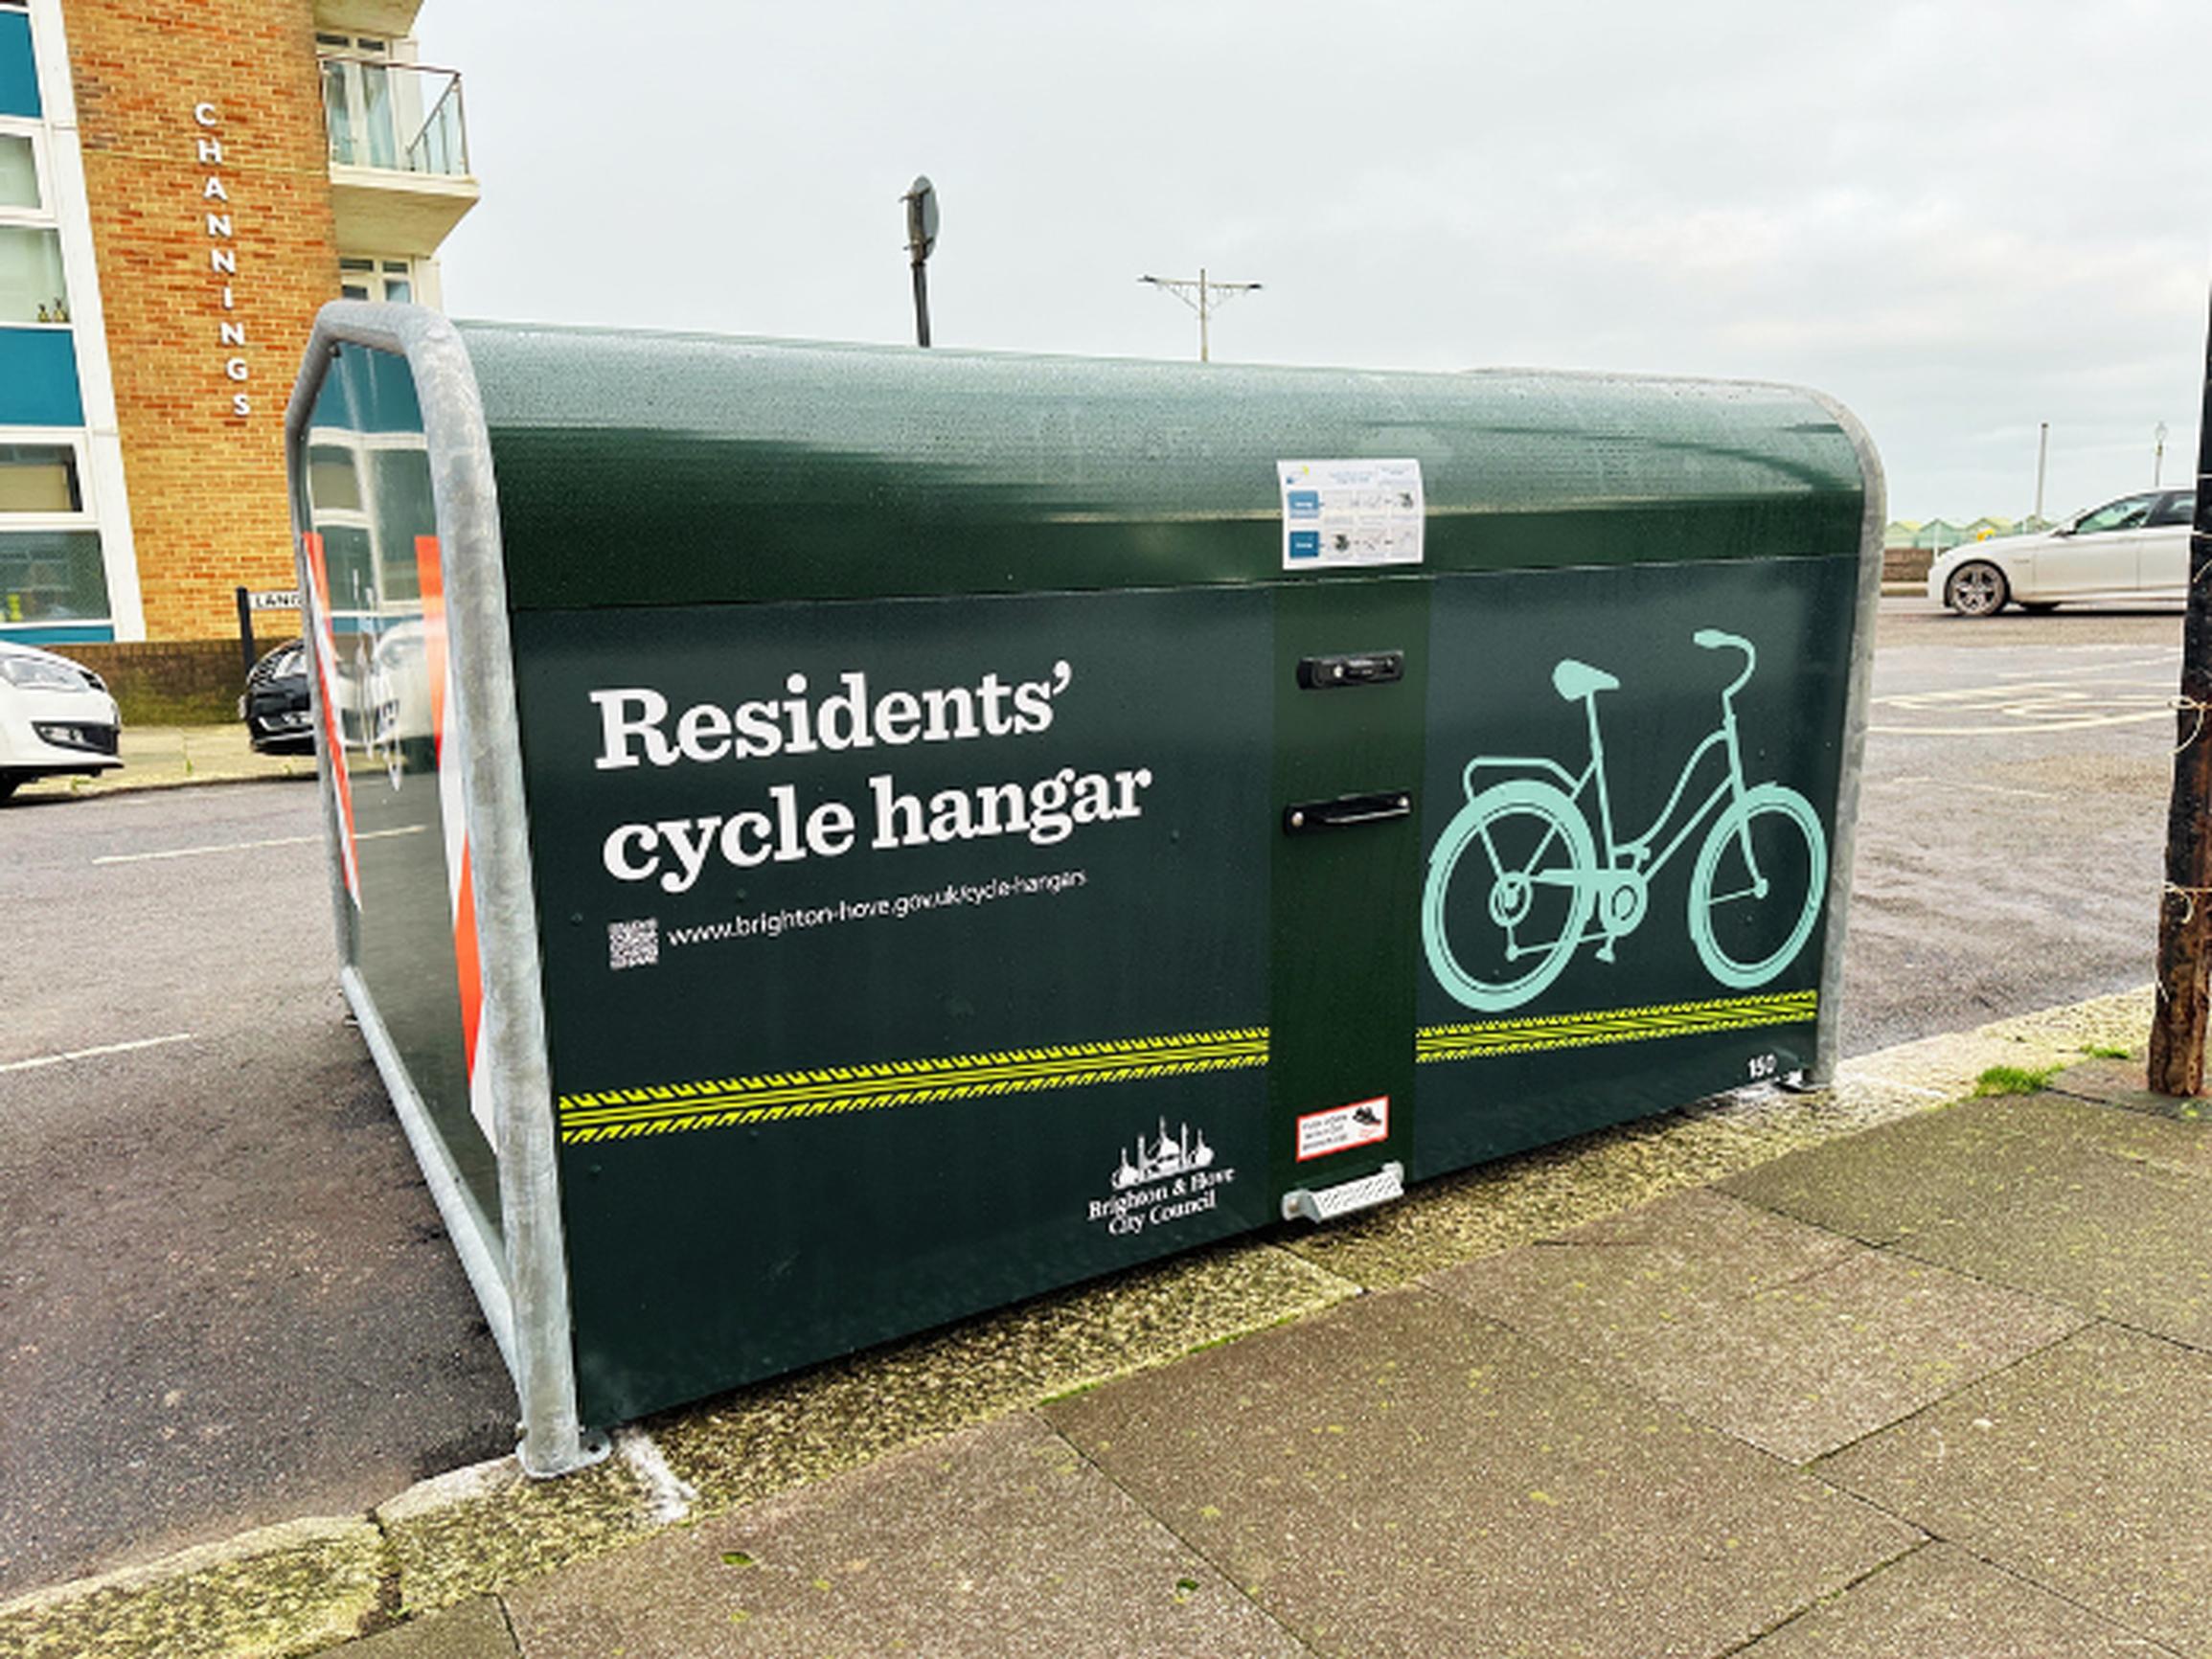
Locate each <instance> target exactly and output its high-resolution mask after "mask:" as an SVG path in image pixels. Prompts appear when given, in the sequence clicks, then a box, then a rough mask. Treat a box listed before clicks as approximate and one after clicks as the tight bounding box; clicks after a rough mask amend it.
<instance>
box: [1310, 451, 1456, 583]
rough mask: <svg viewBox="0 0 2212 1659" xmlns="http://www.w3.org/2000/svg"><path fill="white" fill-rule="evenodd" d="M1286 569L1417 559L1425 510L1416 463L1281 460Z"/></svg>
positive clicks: (1338, 567)
mask: <svg viewBox="0 0 2212 1659" xmlns="http://www.w3.org/2000/svg"><path fill="white" fill-rule="evenodd" d="M1275 476H1276V477H1277V478H1278V479H1279V480H1280V481H1281V483H1282V486H1283V568H1284V569H1285V570H1344V569H1348V568H1349V569H1357V568H1359V567H1361V566H1365V565H1383V564H1419V563H1420V562H1421V551H1422V532H1423V527H1424V525H1425V523H1426V513H1427V509H1426V506H1425V502H1424V501H1423V498H1422V492H1421V463H1420V462H1418V461H1278V462H1276V463H1275Z"/></svg>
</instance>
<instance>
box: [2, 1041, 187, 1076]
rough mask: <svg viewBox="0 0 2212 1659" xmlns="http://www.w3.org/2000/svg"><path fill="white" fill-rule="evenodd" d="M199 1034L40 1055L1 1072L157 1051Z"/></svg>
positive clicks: (6, 1065)
mask: <svg viewBox="0 0 2212 1659" xmlns="http://www.w3.org/2000/svg"><path fill="white" fill-rule="evenodd" d="M196 1035H197V1033H195V1032H189V1031H180V1032H176V1033H174V1034H171V1035H169V1036H157V1037H140V1038H139V1039H138V1040H137V1041H136V1042H127V1043H103V1044H102V1045H101V1046H100V1047H98V1048H93V1049H71V1050H70V1051H69V1052H68V1053H67V1054H59V1055H40V1056H38V1057H36V1058H35V1059H28V1060H8V1061H5V1062H0V1072H28V1071H34V1070H35V1069H37V1068H38V1067H40V1066H58V1065H64V1064H66V1063H68V1062H69V1061H71V1060H90V1059H98V1058H100V1057H102V1056H103V1055H126V1054H129V1053H131V1052H133V1051H134V1050H137V1049H157V1048H160V1047H162V1046H163V1045H164V1044H165V1043H188V1042H191V1041H192V1040H193V1039H194V1037H195V1036H196Z"/></svg>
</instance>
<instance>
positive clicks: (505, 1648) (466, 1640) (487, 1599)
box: [330, 1596, 520, 1659]
mask: <svg viewBox="0 0 2212 1659" xmlns="http://www.w3.org/2000/svg"><path fill="white" fill-rule="evenodd" d="M519 1651H520V1649H519V1648H516V1647H515V1646H514V1632H513V1631H512V1630H510V1629H509V1628H508V1627H507V1614H506V1611H505V1610H504V1609H503V1608H502V1607H501V1606H500V1605H499V1602H498V1599H497V1598H496V1597H493V1596H478V1597H477V1598H475V1599H474V1600H473V1601H468V1602H461V1603H459V1604H458V1605H456V1606H452V1607H447V1608H445V1609H444V1610H443V1611H441V1612H437V1613H430V1614H426V1615H424V1616H423V1617H422V1618H420V1619H412V1620H409V1621H408V1622H407V1623H406V1624H404V1625H399V1626H397V1627H395V1628H393V1629H390V1630H385V1631H382V1632H380V1633H379V1634H377V1635H375V1636H364V1637H363V1638H362V1639H361V1640H360V1641H358V1642H349V1643H347V1644H346V1645H345V1646H344V1647H343V1648H331V1649H330V1653H331V1659H515V1655H516V1654H517V1653H518V1652H519Z"/></svg>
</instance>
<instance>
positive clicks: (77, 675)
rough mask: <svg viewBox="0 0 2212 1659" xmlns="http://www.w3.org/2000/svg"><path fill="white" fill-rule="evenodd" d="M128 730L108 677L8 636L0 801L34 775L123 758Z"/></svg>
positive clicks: (2, 683) (2, 653) (0, 695)
mask: <svg viewBox="0 0 2212 1659" xmlns="http://www.w3.org/2000/svg"><path fill="white" fill-rule="evenodd" d="M122 730H123V721H122V718H121V716H118V715H117V713H116V710H115V699H114V698H113V697H111V696H109V695H108V694H107V685H106V682H105V681H103V680H102V679H101V677H100V676H99V675H98V674H96V673H94V672H93V671H92V670H90V669H87V668H80V666H78V665H77V664H76V663H73V662H71V661H70V660H69V659H68V658H67V657H63V656H57V655H55V654H54V652H52V651H42V650H40V649H38V648H37V647H35V646H26V645H18V644H16V643H15V642H14V641H12V640H0V801H5V800H7V799H8V797H9V796H11V795H12V794H14V793H15V791H16V789H17V788H18V787H19V786H21V785H22V784H25V783H27V782H29V781H30V780H31V779H33V778H45V777H52V776H54V775H55V774H57V773H81V774H83V775H84V776H86V777H90V776H92V775H94V774H96V773H100V772H104V771H106V770H108V769H109V768H110V767H113V766H120V765H122V764H123V761H122V759H121V757H119V756H118V755H117V754H116V740H117V739H118V738H119V737H120V736H121V734H122Z"/></svg>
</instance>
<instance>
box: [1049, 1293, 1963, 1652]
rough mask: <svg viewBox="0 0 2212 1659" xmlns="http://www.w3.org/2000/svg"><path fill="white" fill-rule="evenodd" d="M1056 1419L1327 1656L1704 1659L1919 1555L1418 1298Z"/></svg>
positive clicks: (1543, 1357)
mask: <svg viewBox="0 0 2212 1659" xmlns="http://www.w3.org/2000/svg"><path fill="white" fill-rule="evenodd" d="M1044 1415H1045V1416H1046V1417H1047V1418H1048V1419H1049V1420H1052V1421H1053V1422H1054V1423H1055V1424H1056V1425H1057V1426H1058V1427H1059V1428H1060V1430H1061V1432H1062V1433H1063V1434H1065V1435H1066V1436H1067V1437H1068V1438H1069V1440H1070V1441H1072V1442H1073V1443H1075V1445H1076V1446H1077V1447H1078V1448H1079V1449H1081V1450H1082V1451H1083V1454H1084V1455H1085V1456H1086V1457H1088V1458H1090V1459H1091V1460H1092V1461H1093V1462H1094V1463H1096V1464H1098V1465H1099V1466H1100V1467H1102V1468H1104V1469H1105V1470H1106V1473H1107V1474H1108V1475H1110V1476H1112V1477H1113V1479H1114V1480H1115V1481H1116V1483H1118V1484H1119V1485H1120V1486H1121V1487H1123V1488H1124V1489H1127V1490H1128V1491H1129V1493H1130V1494H1131V1495H1132V1496H1134V1497H1135V1498H1136V1500H1137V1502H1138V1503H1140V1504H1142V1505H1143V1506H1144V1508H1145V1509H1146V1510H1147V1511H1149V1512H1151V1513H1152V1514H1153V1515H1156V1516H1158V1517H1159V1518H1160V1519H1161V1520H1163V1521H1165V1522H1166V1523H1167V1525H1168V1526H1169V1527H1170V1528H1172V1529H1173V1530H1174V1532H1175V1533H1176V1534H1178V1535H1179V1536H1181V1537H1183V1538H1185V1539H1187V1540H1188V1541H1189V1542H1190V1543H1192V1544H1193V1545H1195V1546H1197V1549H1199V1550H1200V1551H1201V1552H1202V1553H1203V1554H1204V1555H1205V1556H1206V1557H1207V1558H1208V1559H1210V1560H1212V1561H1215V1562H1216V1563H1218V1564H1220V1566H1221V1568H1222V1569H1223V1570H1224V1571H1225V1572H1226V1573H1227V1574H1228V1575H1229V1576H1230V1578H1231V1579H1233V1580H1234V1581H1235V1582H1236V1583H1237V1584H1238V1585H1240V1586H1241V1587H1242V1588H1243V1590H1244V1592H1245V1594H1246V1595H1248V1596H1250V1597H1251V1598H1252V1599H1253V1600H1254V1601H1255V1602H1258V1603H1259V1605H1260V1606H1262V1607H1263V1608H1265V1609H1266V1610H1267V1611H1268V1612H1269V1613H1271V1614H1273V1615H1274V1616H1275V1617H1276V1618H1277V1619H1278V1620H1280V1621H1281V1622H1282V1623H1283V1624H1284V1625H1287V1626H1288V1628H1289V1629H1290V1630H1291V1631H1292V1633H1293V1634H1295V1635H1296V1636H1298V1637H1299V1638H1300V1639H1301V1640H1302V1641H1304V1642H1306V1643H1307V1644H1308V1645H1309V1646H1310V1647H1311V1648H1312V1650H1313V1651H1315V1652H1317V1653H1324V1654H1359V1655H1369V1654H1421V1655H1439V1656H1445V1655H1450V1656H1458V1655H1466V1654H1482V1655H1485V1659H1504V1656H1507V1655H1539V1654H1540V1655H1545V1656H1546V1659H1555V1656H1559V1655H1578V1656H1608V1659H1609V1656H1616V1655H1617V1656H1619V1659H1676V1656H1681V1659H1688V1656H1692V1655H1696V1656H1705V1655H1718V1654H1722V1653H1727V1652H1730V1651H1732V1650H1733V1649H1734V1648H1736V1647H1738V1646H1741V1645H1742V1644H1743V1643H1745V1642H1746V1641H1748V1640H1750V1639H1751V1638H1753V1637H1755V1636H1757V1635H1758V1634H1760V1633H1761V1632H1763V1631H1765V1630H1767V1629H1771V1628H1773V1627H1774V1626H1775V1625H1779V1624H1780V1623H1782V1622H1783V1621H1784V1620H1786V1619H1787V1618H1789V1617H1790V1616H1791V1615H1792V1614H1793V1613H1795V1612H1796V1611H1797V1610H1799V1609H1801V1608H1804V1607H1807V1606H1810V1605H1812V1604H1813V1603H1814V1602H1818V1601H1819V1600H1820V1599H1821V1598H1822V1597H1825V1596H1828V1595H1831V1594H1833V1593H1835V1592H1836V1591H1838V1590H1840V1589H1842V1588H1843V1587H1844V1586H1845V1585H1846V1584H1849V1583H1851V1582H1853V1581H1854V1580H1855V1579H1859V1578H1860V1577H1863V1576H1864V1575H1865V1574H1866V1573H1868V1572H1870V1571H1872V1570H1873V1569H1874V1568H1876V1567H1878V1566H1880V1565H1881V1564H1882V1563H1883V1562H1885V1561H1887V1560H1889V1559H1892V1558H1894V1557H1898V1556H1901V1555H1904V1554H1905V1553H1906V1552H1908V1551H1909V1550H1911V1549H1913V1548H1915V1547H1916V1546H1917V1545H1918V1544H1919V1543H1920V1542H1921V1534H1919V1533H1917V1532H1916V1531H1914V1530H1913V1529H1912V1528H1910V1527H1908V1526H1905V1525H1904V1524H1902V1523H1901V1522H1899V1521H1897V1520H1896V1519H1894V1518H1893V1517H1891V1516H1888V1515H1884V1514H1881V1513H1880V1512H1878V1511H1875V1510H1873V1509H1871V1508H1868V1507H1866V1506H1863V1505H1861V1504H1859V1503H1858V1502H1857V1501H1855V1500H1853V1499H1851V1498H1849V1497H1847V1496H1845V1495H1844V1494H1842V1493H1840V1492H1837V1491H1836V1490H1835V1489H1832V1488H1830V1487H1829V1486H1827V1485H1825V1484H1824V1483H1822V1482H1821V1481H1818V1480H1815V1479H1813V1478H1812V1477H1811V1476H1809V1475H1806V1474H1804V1473H1801V1472H1799V1471H1797V1470H1795V1469H1792V1468H1790V1466H1787V1465H1784V1464H1782V1463H1780V1462H1778V1461H1776V1460H1775V1459H1773V1458H1770V1457H1768V1456H1767V1455H1766V1454H1765V1453H1762V1452H1759V1451H1756V1450H1754V1449H1752V1448H1751V1447H1749V1446H1746V1445H1745V1444H1743V1443H1741V1442H1738V1441H1735V1440H1731V1439H1729V1438H1728V1437H1726V1436H1723V1435H1721V1434H1719V1433H1717V1432H1715V1431H1713V1430H1711V1429H1708V1428H1705V1427H1703V1426H1702V1425H1700V1424H1698V1423H1695V1422H1693V1421H1691V1420H1689V1419H1687V1418H1685V1417H1683V1416H1682V1415H1680V1414H1679V1413H1677V1412H1675V1411H1673V1410H1671V1409H1669V1408H1667V1407H1665V1406H1663V1405H1660V1404H1658V1403H1657V1402H1655V1401H1653V1400H1651V1399H1649V1398H1646V1397H1644V1396H1642V1395H1640V1394H1638V1393H1636V1392H1635V1391H1633V1390H1630V1389H1627V1388H1623V1387H1621V1386H1618V1385H1616V1384H1610V1383H1608V1382H1606V1381H1605V1380H1603V1379H1601V1378H1600V1377H1598V1376H1597V1375H1595V1374H1594V1373H1592V1372H1591V1371H1590V1370H1588V1369H1587V1368H1586V1367H1584V1366H1581V1365H1579V1364H1577V1363H1575V1362H1573V1361H1571V1360H1567V1359H1564V1358H1562V1357H1561V1356H1559V1355H1557V1354H1554V1353H1551V1352H1548V1351H1546V1350H1544V1349H1542V1348H1539V1347H1538V1346H1537V1345H1536V1344H1534V1343H1532V1342H1530V1341H1528V1340H1527V1339H1526V1338H1524V1337H1521V1336H1518V1335H1516V1334H1515V1333H1514V1332H1512V1331H1510V1330H1507V1329H1504V1328H1502V1327H1500V1326H1498V1325H1495V1324H1493V1323H1491V1322H1490V1321H1488V1320H1484V1319H1480V1318H1477V1317H1475V1316H1473V1315H1471V1314H1469V1313H1468V1312H1467V1311H1466V1310H1464V1309H1462V1308H1459V1307H1455V1306H1454V1305H1452V1304H1451V1303H1449V1302H1448V1301H1446V1300H1445V1299H1444V1298H1442V1297H1440V1296H1436V1295H1434V1294H1431V1293H1429V1292H1427V1291H1424V1290H1407V1291H1395V1292H1390V1293H1385V1294H1379V1295H1374V1296H1369V1297H1365V1298H1363V1299H1361V1300H1360V1301H1358V1302H1357V1303H1353V1304H1348V1305H1345V1306H1342V1307H1336V1308H1334V1309H1332V1310H1330V1311H1329V1312H1327V1313H1325V1314H1322V1315H1319V1316H1317V1317H1315V1318H1311V1319H1307V1320H1302V1321H1300V1322H1299V1323H1298V1324H1297V1325H1294V1326H1289V1327H1286V1328H1284V1329H1277V1330H1270V1331H1266V1332H1263V1333H1261V1334H1259V1335H1257V1336H1251V1337H1247V1338H1245V1339H1243V1341H1240V1342H1235V1343H1230V1344H1227V1345H1225V1346H1223V1347H1220V1348H1216V1349H1212V1350H1209V1351H1208V1352H1204V1353H1200V1354H1197V1355H1194V1356H1193V1357H1192V1358H1190V1359H1188V1360H1185V1361H1184V1362H1183V1363H1181V1364H1180V1365H1176V1366H1174V1367H1173V1368H1171V1369H1169V1370H1166V1371H1160V1372H1153V1373H1150V1374H1147V1375H1142V1376H1137V1377H1131V1378H1129V1379H1127V1380H1125V1381H1122V1382H1117V1383H1112V1384H1109V1385H1107V1386H1106V1387H1104V1388H1100V1389H1095V1390H1092V1391H1090V1392H1088V1393H1085V1394H1083V1395H1079V1396H1075V1397H1073V1398H1067V1399H1064V1400H1060V1401H1056V1402H1054V1403H1052V1404H1050V1405H1048V1406H1046V1407H1045V1408H1044Z"/></svg>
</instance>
